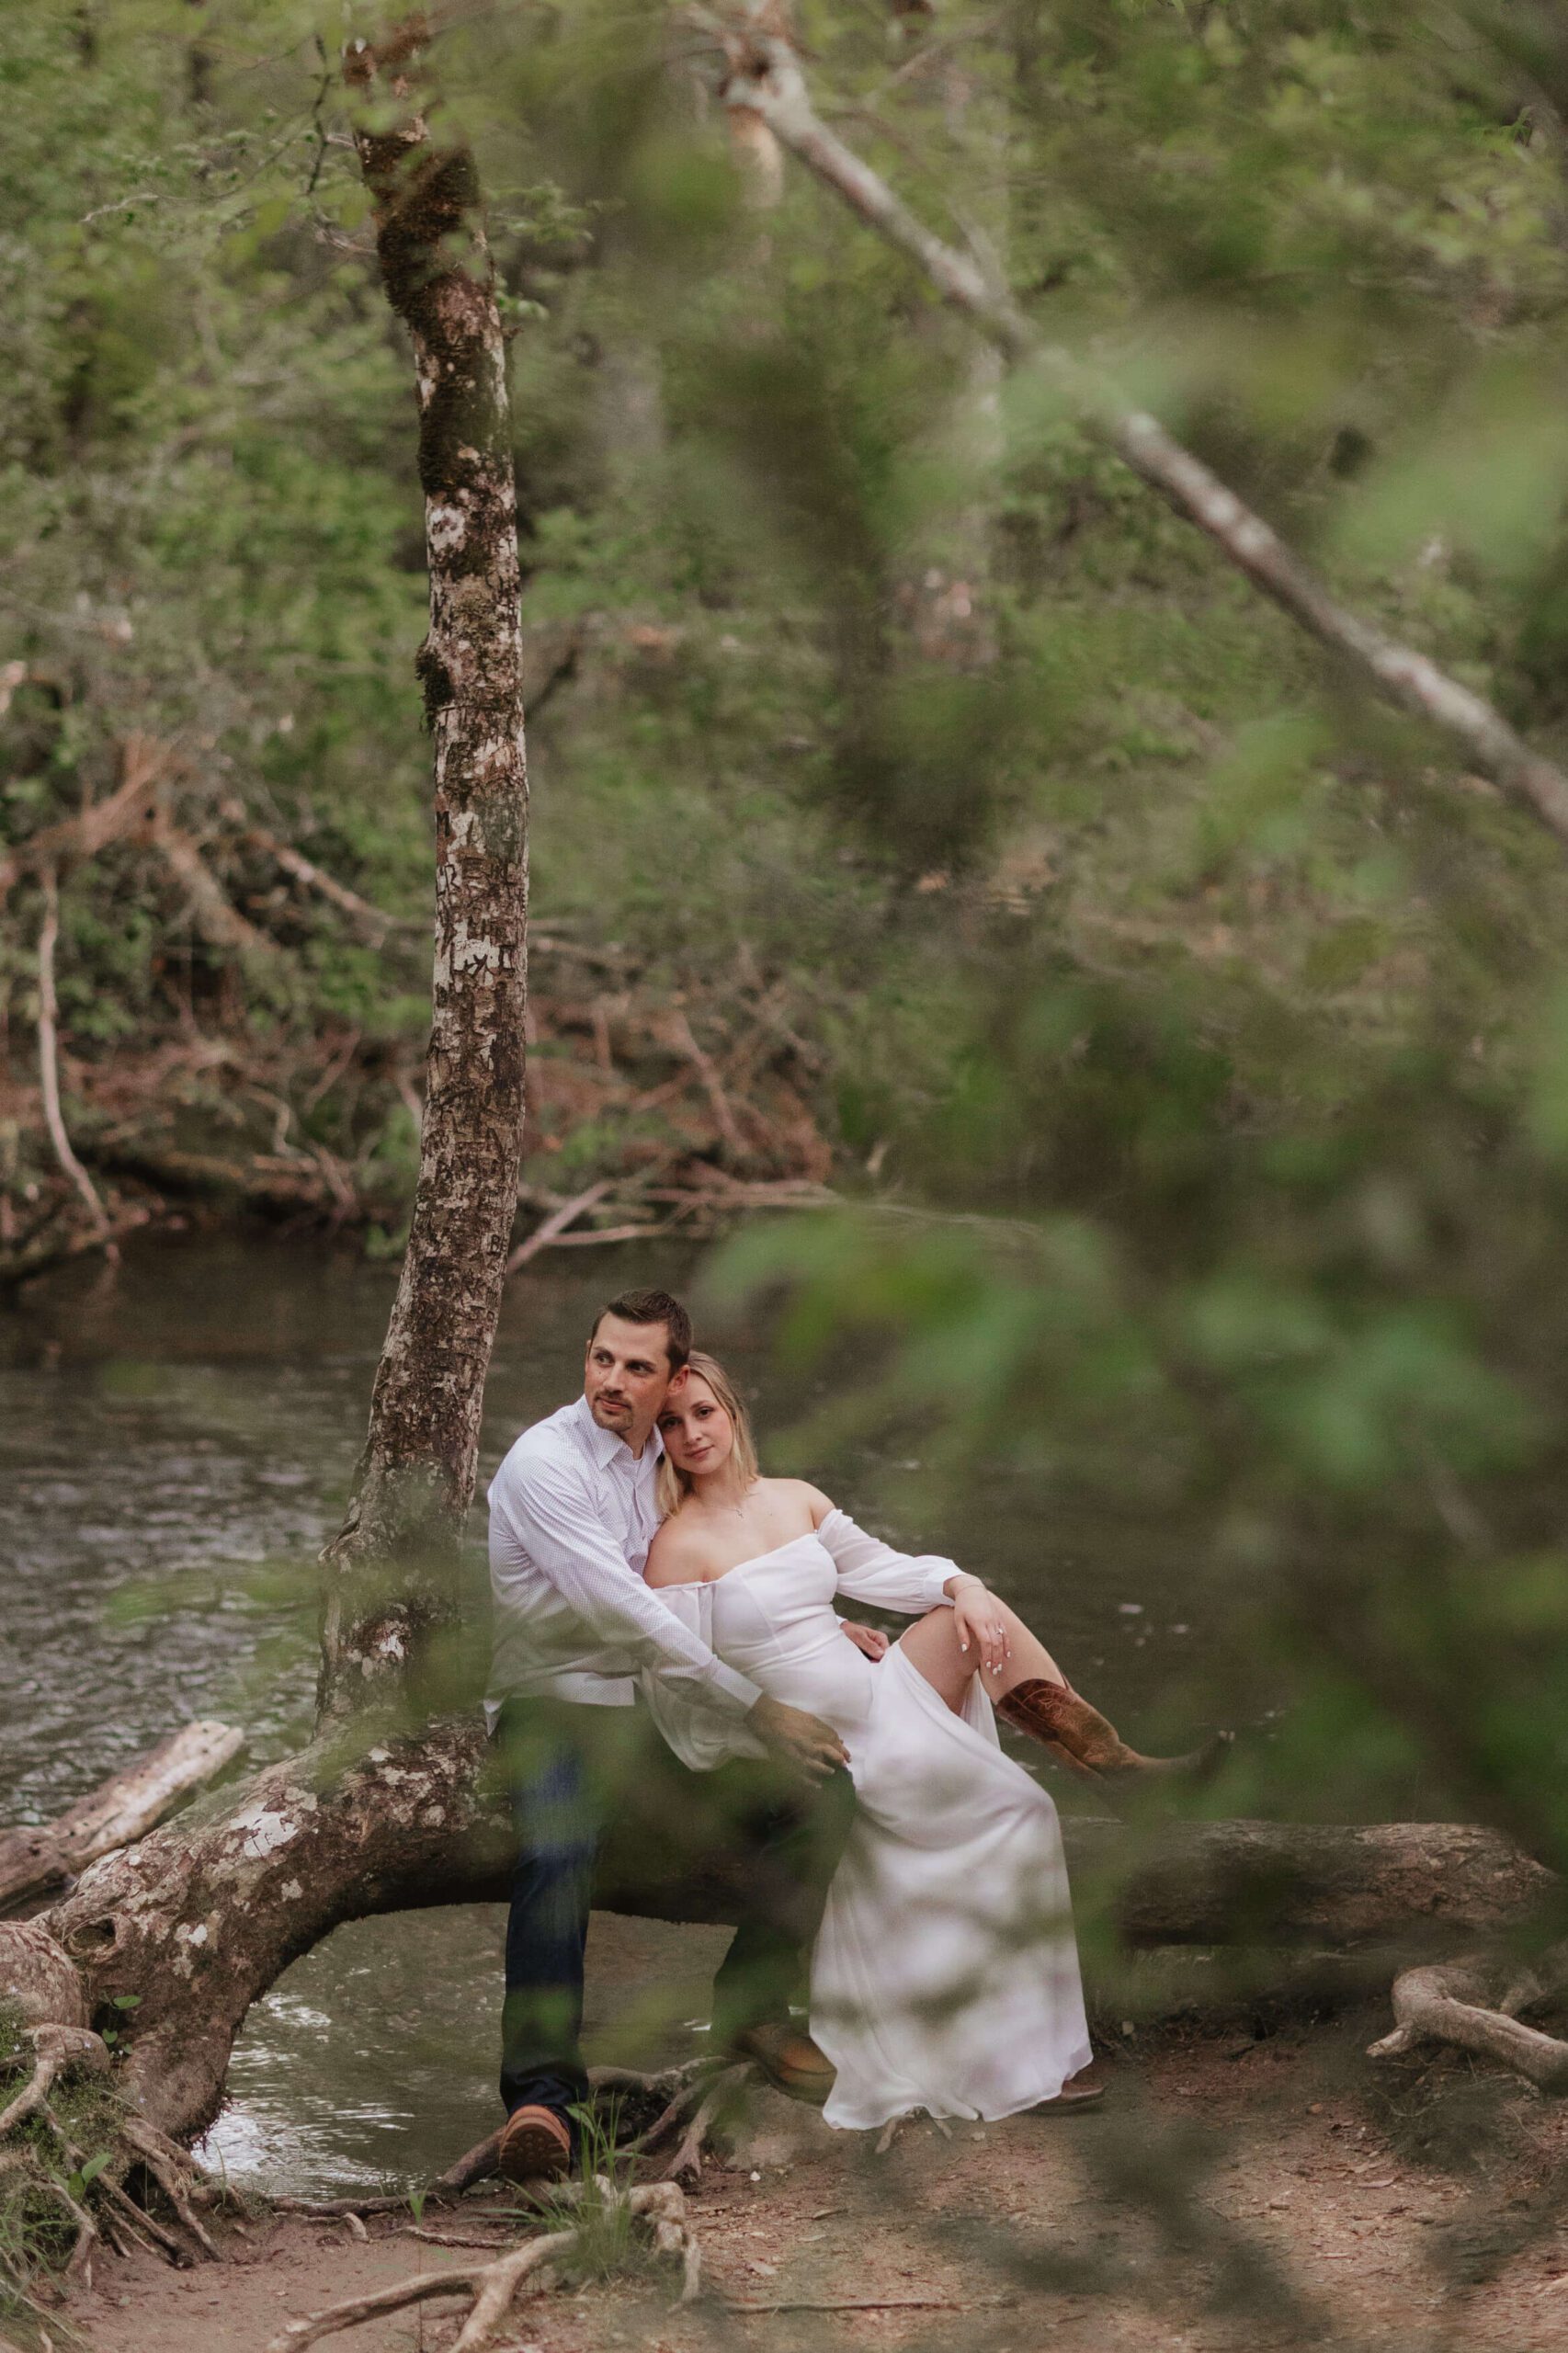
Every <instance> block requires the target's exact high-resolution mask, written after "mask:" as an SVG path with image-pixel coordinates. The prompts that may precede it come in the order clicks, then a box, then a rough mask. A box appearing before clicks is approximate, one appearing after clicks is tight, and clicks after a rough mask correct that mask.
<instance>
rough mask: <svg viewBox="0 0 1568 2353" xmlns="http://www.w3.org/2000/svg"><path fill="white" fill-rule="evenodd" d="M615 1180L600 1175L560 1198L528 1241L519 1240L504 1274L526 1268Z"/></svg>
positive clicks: (591, 1205) (603, 1194) (559, 1237)
mask: <svg viewBox="0 0 1568 2353" xmlns="http://www.w3.org/2000/svg"><path fill="white" fill-rule="evenodd" d="M614 1182H615V1179H614V1178H613V1177H611V1176H603V1177H601V1178H600V1179H599V1182H598V1183H597V1185H589V1186H586V1187H585V1188H584V1190H583V1191H582V1192H580V1193H574V1194H573V1196H572V1199H570V1200H569V1201H562V1204H561V1207H560V1208H559V1209H558V1210H552V1211H551V1213H550V1215H549V1216H548V1217H547V1218H546V1219H545V1220H544V1221H543V1222H542V1223H541V1224H540V1225H536V1226H535V1228H534V1230H533V1232H532V1233H530V1234H529V1235H528V1239H527V1241H525V1242H519V1243H518V1245H517V1248H516V1249H515V1250H514V1251H513V1253H512V1255H511V1256H510V1257H509V1258H508V1259H507V1261H506V1272H507V1274H508V1275H515V1274H516V1273H517V1269H518V1268H519V1267H526V1266H527V1265H528V1260H529V1259H530V1258H537V1257H538V1256H539V1254H540V1251H541V1250H548V1249H549V1247H550V1245H551V1243H552V1242H559V1241H560V1239H561V1237H562V1234H563V1233H565V1231H566V1229H567V1227H568V1226H569V1225H571V1224H573V1223H574V1222H575V1220H576V1219H578V1218H580V1217H581V1216H582V1215H583V1214H584V1212H585V1211H587V1210H591V1209H592V1208H593V1206H594V1203H595V1202H596V1201H602V1200H603V1199H604V1197H605V1195H606V1194H607V1193H608V1192H609V1191H610V1189H611V1188H612V1187H613V1185H614Z"/></svg>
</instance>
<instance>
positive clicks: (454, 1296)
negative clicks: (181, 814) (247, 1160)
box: [320, 17, 528, 1719]
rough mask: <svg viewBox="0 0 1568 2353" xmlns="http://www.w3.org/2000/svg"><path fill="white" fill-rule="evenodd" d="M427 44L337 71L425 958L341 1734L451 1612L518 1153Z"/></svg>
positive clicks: (520, 922)
mask: <svg viewBox="0 0 1568 2353" xmlns="http://www.w3.org/2000/svg"><path fill="white" fill-rule="evenodd" d="M427 40H428V34H427V31H426V25H425V20H424V19H423V17H412V18H410V19H409V20H408V21H407V22H406V23H405V24H403V26H401V27H400V28H398V29H397V30H396V31H395V32H394V33H392V35H390V36H389V37H388V39H387V40H384V41H382V42H381V43H380V44H378V45H376V46H373V47H372V46H371V45H370V44H369V43H367V42H363V41H356V42H355V43H353V44H352V45H351V47H350V49H349V51H348V54H347V78H348V83H349V88H350V92H351V94H352V96H353V97H354V98H355V100H356V103H357V119H356V127H355V142H356V145H357V147H358V154H359V161H360V165H361V169H362V171H363V174H364V179H365V185H366V188H368V189H369V195H370V199H371V203H372V206H373V208H374V218H375V226H376V249H377V252H378V254H379V256H380V258H381V274H382V278H383V280H384V282H385V286H386V291H387V297H388V300H389V301H391V303H392V309H393V310H394V311H395V312H396V313H397V315H398V317H399V318H400V319H401V320H402V321H403V324H404V325H405V326H406V328H407V330H408V334H409V339H410V342H411V344H412V346H413V355H414V367H415V380H416V382H417V385H418V394H419V479H420V483H421V485H422V487H423V489H424V493H425V538H426V551H427V557H428V563H429V575H430V628H429V634H428V635H427V637H426V640H425V643H424V645H423V647H422V648H421V650H420V654H419V660H418V668H419V674H420V677H421V679H422V681H423V684H424V688H425V709H426V719H427V722H428V723H429V727H430V731H431V734H432V736H433V739H434V746H435V762H434V767H435V777H434V782H435V819H436V943H435V978H434V1009H433V1018H432V1023H431V1030H430V1046H429V1053H428V1058H427V1062H426V1097H425V1110H424V1126H423V1133H422V1138H421V1151H420V1166H419V1180H418V1188H417V1190H416V1192H415V1201H414V1213H413V1218H412V1221H411V1223H410V1227H409V1235H408V1246H407V1250H406V1252H405V1254H404V1256H403V1273H402V1279H401V1280H400V1282H399V1284H398V1290H397V1298H396V1301H395V1302H394V1304H393V1307H392V1321H391V1324H390V1325H389V1327H388V1330H387V1336H386V1343H385V1346H384V1347H383V1348H382V1351H381V1364H380V1367H379V1369H378V1371H377V1374H376V1382H375V1390H374V1393H373V1395H372V1398H371V1403H370V1427H369V1436H368V1438H367V1440H366V1444H365V1450H364V1453H363V1455H362V1457H361V1459H360V1463H359V1469H358V1479H357V1482H356V1487H355V1494H354V1499H353V1502H352V1504H351V1505H350V1506H349V1511H348V1516H347V1521H346V1524H345V1526H344V1528H343V1530H342V1532H341V1534H340V1535H339V1536H338V1537H337V1538H336V1540H335V1542H334V1543H333V1544H332V1545H331V1546H330V1547H329V1549H328V1551H327V1553H326V1555H325V1561H324V1595H323V1612H322V1670H321V1684H320V1700H321V1708H322V1712H323V1715H324V1718H328V1719H341V1718H343V1717H345V1716H347V1715H348V1714H350V1713H352V1712H353V1711H355V1710H356V1709H357V1708H358V1707H359V1706H361V1705H363V1704H364V1703H365V1702H366V1701H367V1700H368V1699H369V1700H375V1699H379V1698H382V1697H385V1696H387V1687H388V1685H389V1683H392V1684H395V1683H396V1682H398V1681H400V1680H402V1679H403V1677H404V1675H405V1671H406V1670H407V1669H408V1668H409V1666H410V1665H411V1664H417V1662H418V1658H419V1654H420V1652H421V1650H422V1648H424V1647H426V1646H427V1642H428V1637H429V1635H430V1633H431V1631H432V1630H433V1629H435V1628H437V1627H439V1626H440V1625H441V1624H443V1623H445V1622H450V1621H451V1620H454V1619H455V1617H456V1614H457V1597H456V1590H455V1569H456V1563H457V1549H458V1540H459V1537H460V1530H461V1528H462V1524H463V1518H464V1515H465V1514H466V1512H467V1510H468V1506H469V1504H470V1502H471V1501H472V1495H473V1481H474V1469H475V1464H476V1461H477V1457H478V1447H479V1427H480V1415H481V1411H482V1408H483V1397H484V1378H485V1373H486V1371H487V1370H488V1367H489V1362H490V1350H491V1346H492V1343H493V1341H494V1333H495V1323H496V1317H497V1315H498V1313H499V1312H500V1305H501V1292H502V1286H503V1282H504V1280H505V1275H506V1257H507V1252H508V1249H509V1246H510V1242H511V1232H512V1222H513V1219H514V1217H515V1215H516V1211H517V1174H518V1166H519V1162H520V1158H521V1151H522V1131H523V1069H524V1015H525V1010H526V999H527V915H528V764H527V757H526V753H525V747H524V737H523V703H522V676H523V649H522V636H521V627H520V620H519V612H518V597H519V576H518V562H517V496H516V489H515V484H514V479H513V469H512V447H511V426H510V417H509V411H508V405H507V398H506V344H505V341H504V338H503V335H502V331H501V319H500V313H499V311H498V308H497V305H496V300H495V278H494V267H493V265H492V262H491V257H490V253H489V248H488V246H487V244H486V242H485V235H484V225H483V207H482V203H481V196H480V188H479V179H478V173H477V170H476V167H475V164H474V159H473V156H472V153H471V152H470V150H469V148H468V147H467V145H466V144H465V143H464V142H463V141H462V140H461V139H460V138H457V137H455V136H452V135H450V134H449V133H447V132H444V131H443V130H442V128H441V122H440V117H439V114H438V112H437V109H436V108H435V107H434V105H433V104H432V103H431V102H430V97H429V93H428V92H427V91H426V90H422V89H421V87H420V84H419V74H420V67H421V63H422V60H423V56H424V52H425V50H426V44H427Z"/></svg>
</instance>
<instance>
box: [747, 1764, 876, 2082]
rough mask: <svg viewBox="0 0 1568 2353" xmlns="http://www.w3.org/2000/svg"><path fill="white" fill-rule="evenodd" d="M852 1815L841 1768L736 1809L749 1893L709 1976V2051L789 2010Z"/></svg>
mask: <svg viewBox="0 0 1568 2353" xmlns="http://www.w3.org/2000/svg"><path fill="white" fill-rule="evenodd" d="M854 1819H855V1786H854V1783H853V1782H852V1781H851V1780H850V1779H849V1776H848V1774H847V1773H846V1772H845V1771H844V1770H843V1769H842V1768H840V1770H839V1771H838V1772H836V1773H834V1774H832V1775H830V1777H829V1778H828V1779H827V1780H825V1781H824V1782H822V1783H821V1784H819V1785H818V1786H817V1787H815V1788H812V1789H810V1790H802V1791H801V1792H800V1793H799V1794H798V1795H797V1794H795V1793H792V1792H791V1793H790V1794H787V1795H784V1796H779V1795H778V1794H774V1795H773V1796H772V1797H771V1798H765V1799H763V1800H762V1802H759V1803H758V1804H756V1806H755V1807H753V1808H749V1809H747V1810H746V1811H744V1812H743V1813H740V1815H739V1818H738V1821H737V1832H738V1836H737V1845H738V1847H739V1848H740V1853H741V1857H742V1860H743V1865H744V1874H745V1884H746V1886H747V1888H748V1890H749V1891H750V1894H749V1897H748V1901H747V1904H746V1908H745V1910H744V1913H743V1915H742V1917H741V1922H740V1926H739V1927H737V1929H736V1930H735V1934H734V1938H733V1942H732V1943H731V1946H730V1949H729V1951H728V1952H727V1953H726V1954H725V1955H724V1958H723V1960H722V1962H721V1963H720V1966H719V1971H718V1974H717V1975H716V1976H715V1978H714V1980H713V2044H714V2048H715V2050H718V2049H721V2048H722V2047H723V2046H724V2045H725V2044H728V2043H731V2042H733V2040H734V2039H735V2037H736V2036H737V2035H738V2034H743V2033H744V2031H745V2030H746V2029H747V2028H748V2027H754V2026H763V2025H768V2024H771V2023H773V2022H775V2021H777V2020H781V2019H785V2018H788V2017H789V2015H790V2003H791V2001H794V2000H796V1999H798V1998H799V1997H800V1995H801V1993H802V1991H803V1989H804V1984H805V1977H806V1970H807V1964H808V1961H809V1959H810V1954H811V1948H812V1941H813V1939H814V1938H815V1936H816V1932H817V1929H818V1927H820V1926H821V1923H822V1914H823V1905H824V1904H825V1903H826V1901H827V1891H828V1883H829V1881H831V1880H832V1878H833V1874H834V1872H835V1870H836V1868H837V1865H838V1860H839V1858H840V1856H841V1855H842V1854H843V1852H844V1846H845V1841H846V1839H847V1837H848V1836H849V1832H850V1829H851V1826H852V1824H853V1823H854Z"/></svg>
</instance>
